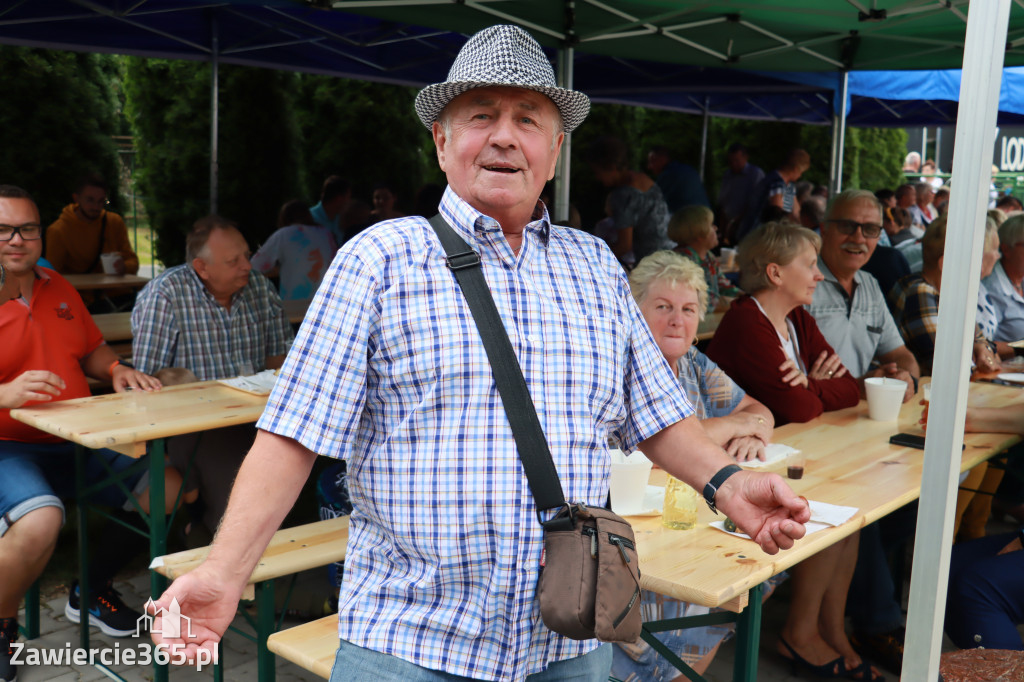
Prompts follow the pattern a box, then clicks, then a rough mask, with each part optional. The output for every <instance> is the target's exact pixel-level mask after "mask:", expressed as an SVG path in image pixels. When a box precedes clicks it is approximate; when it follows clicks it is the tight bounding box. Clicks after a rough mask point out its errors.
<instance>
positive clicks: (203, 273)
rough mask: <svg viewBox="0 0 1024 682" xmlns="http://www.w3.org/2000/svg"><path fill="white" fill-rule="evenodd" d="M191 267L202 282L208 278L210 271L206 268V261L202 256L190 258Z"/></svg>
mask: <svg viewBox="0 0 1024 682" xmlns="http://www.w3.org/2000/svg"><path fill="white" fill-rule="evenodd" d="M192 269H193V270H195V271H196V274H197V275H199V279H201V280H203V281H204V282H205V281H206V280H208V279H209V278H210V272H209V270H207V269H206V261H204V260H203V259H202V258H193V259H192Z"/></svg>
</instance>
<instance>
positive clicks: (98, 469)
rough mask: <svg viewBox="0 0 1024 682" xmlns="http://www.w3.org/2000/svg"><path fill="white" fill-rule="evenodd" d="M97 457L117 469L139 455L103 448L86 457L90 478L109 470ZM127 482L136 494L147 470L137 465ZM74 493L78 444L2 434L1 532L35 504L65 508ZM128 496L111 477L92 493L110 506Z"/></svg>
mask: <svg viewBox="0 0 1024 682" xmlns="http://www.w3.org/2000/svg"><path fill="white" fill-rule="evenodd" d="M97 457H102V458H103V459H105V460H106V461H107V463H108V464H109V465H110V467H111V468H112V469H113V470H114V471H115V472H119V471H122V470H124V469H125V468H127V467H129V466H131V465H132V464H134V463H135V462H136V461H137V460H134V459H132V458H131V457H128V456H127V455H122V454H119V453H116V452H114V451H113V450H99V451H97V452H96V453H94V454H93V455H91V456H90V457H88V458H87V460H86V462H87V463H86V471H85V479H86V484H90V483H95V482H96V481H98V480H100V479H102V478H103V477H105V476H106V475H107V471H106V469H105V468H104V467H103V465H102V464H101V463H100V462H99V461H98V460H97ZM124 484H125V486H126V487H127V488H128V489H129V490H131V491H132V492H134V493H135V494H136V495H137V494H138V493H140V492H141V491H142V490H144V489H145V486H146V485H147V484H148V476H147V475H146V472H145V471H139V472H136V473H135V474H133V475H131V476H129V477H128V478H126V479H124ZM74 495H75V446H74V445H72V444H71V443H66V442H65V443H23V442H20V441H10V440H0V537H3V535H4V534H5V533H6V532H7V530H8V529H9V528H10V527H11V526H12V525H13V524H14V523H15V522H16V521H17V520H18V519H20V518H21V517H23V516H25V515H26V514H28V513H29V512H33V511H35V510H36V509H41V508H43V507H57V508H59V509H60V510H61V512H63V511H64V505H63V504H62V503H61V500H62V499H70V498H73V497H74ZM126 500H127V497H126V496H125V494H124V493H123V492H122V491H121V489H120V488H119V487H117V485H115V484H113V483H111V484H110V485H109V486H107V487H105V488H103V489H102V490H100V491H98V492H96V493H95V494H94V495H92V496H91V497H90V498H89V501H90V502H91V503H93V504H103V505H107V506H111V507H119V506H121V505H123V504H124V502H125V501H126Z"/></svg>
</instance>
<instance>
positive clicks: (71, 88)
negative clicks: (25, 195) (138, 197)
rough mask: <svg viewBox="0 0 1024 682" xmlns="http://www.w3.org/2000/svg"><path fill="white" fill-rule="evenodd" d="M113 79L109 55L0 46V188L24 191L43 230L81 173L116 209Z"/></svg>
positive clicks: (117, 108)
mask: <svg viewBox="0 0 1024 682" xmlns="http://www.w3.org/2000/svg"><path fill="white" fill-rule="evenodd" d="M119 78H120V69H119V66H118V62H117V59H116V58H114V57H111V56H108V55H98V54H79V53H73V52H58V51H54V50H40V49H33V48H24V47H6V46H0V88H2V89H3V92H4V101H5V106H3V107H0V130H3V131H4V135H3V143H2V144H0V183H4V184H13V185H18V186H20V187H23V188H24V189H26V190H28V191H29V192H30V193H31V194H32V195H33V197H34V198H35V200H36V203H37V204H38V205H39V213H40V217H41V219H42V222H43V224H44V225H47V224H49V223H50V222H52V221H53V220H55V219H56V218H57V216H58V215H59V214H60V211H61V209H62V208H63V207H64V206H65V205H66V204H68V203H69V202H70V201H71V192H72V189H73V186H74V184H75V182H76V180H77V179H78V178H80V177H81V176H83V175H85V174H87V173H98V174H100V175H102V176H103V177H104V178H106V179H107V181H108V182H110V183H111V186H112V187H111V196H110V199H111V208H112V209H113V210H119V209H120V208H121V206H120V203H121V202H120V196H119V194H118V193H117V187H116V186H117V179H118V170H119V165H118V159H117V148H116V146H115V144H114V141H113V139H112V137H111V136H112V135H115V134H118V133H119V132H121V128H120V125H121V124H120V121H119V112H120V103H119V101H118V98H117V89H116V88H117V83H118V80H119Z"/></svg>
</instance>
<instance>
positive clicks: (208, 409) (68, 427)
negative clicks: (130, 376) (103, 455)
mask: <svg viewBox="0 0 1024 682" xmlns="http://www.w3.org/2000/svg"><path fill="white" fill-rule="evenodd" d="M266 404H267V397H266V396H258V395H252V394H250V393H246V392H245V391H239V390H237V389H234V388H231V387H229V386H225V385H224V384H222V383H220V382H218V381H201V382H198V383H194V384H183V385H181V386H170V387H167V388H163V389H161V390H159V391H154V392H152V393H146V392H145V391H127V392H125V393H111V394H108V395H97V396H92V397H89V398H78V399H76V400H61V401H59V402H56V403H50V404H48V405H33V406H32V407H22V408H18V409H16V410H11V416H12V417H14V418H15V419H17V420H18V421H21V422H24V423H26V424H28V425H29V426H34V427H36V428H37V429H40V430H42V431H45V432H47V433H51V434H53V435H55V436H60V437H61V438H64V439H66V440H69V441H71V442H73V443H78V444H80V445H84V446H86V447H89V448H110V449H111V450H116V451H117V452H122V453H124V454H126V455H128V456H130V457H140V456H142V455H143V454H145V451H146V443H147V442H148V441H151V440H153V439H156V438H167V437H170V436H180V435H182V434H185V433H195V432H197V431H206V430H208V429H217V428H220V427H223V426H234V425H236V424H248V423H251V422H254V421H256V420H257V419H259V416H260V415H261V414H262V413H263V408H264V407H266Z"/></svg>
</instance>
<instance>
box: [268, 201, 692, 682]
mask: <svg viewBox="0 0 1024 682" xmlns="http://www.w3.org/2000/svg"><path fill="white" fill-rule="evenodd" d="M440 212H441V215H443V216H444V217H445V219H446V220H447V221H448V222H449V223H450V224H451V225H452V227H453V228H454V229H455V230H456V232H457V233H458V234H459V235H460V236H462V238H463V239H465V240H466V241H467V243H469V244H470V245H471V246H472V247H473V248H474V249H475V250H477V251H478V253H479V254H480V258H481V264H482V268H483V274H484V276H485V278H486V280H487V283H488V287H489V289H490V290H491V292H492V294H493V297H494V300H495V304H496V306H497V309H498V311H499V314H500V315H501V317H502V320H503V322H504V325H505V328H506V330H507V332H508V335H509V338H510V341H511V343H512V346H513V348H514V350H515V353H516V356H517V358H518V361H519V364H520V366H521V367H522V371H523V374H524V377H525V380H526V383H527V386H528V388H529V391H530V394H531V396H532V398H533V402H534V405H535V407H536V410H537V414H538V418H539V420H540V423H541V427H542V428H543V430H544V433H545V436H546V438H547V441H548V444H549V447H550V450H551V454H552V458H553V460H554V463H555V467H556V469H557V471H558V475H559V479H560V481H561V484H562V488H563V490H564V491H565V496H566V498H567V499H569V500H579V501H583V502H585V503H586V504H589V505H595V504H596V505H603V504H604V502H605V500H606V499H607V493H608V475H609V467H610V457H609V455H608V441H609V439H610V438H611V439H613V440H615V441H618V443H619V444H620V445H621V446H622V448H623V449H624V450H627V451H628V450H632V449H633V448H634V447H635V446H636V444H637V443H638V442H640V441H641V440H644V439H646V438H647V437H649V436H651V435H653V434H654V433H656V432H658V431H660V430H661V429H663V428H665V427H666V426H668V425H670V424H672V423H675V422H676V421H678V420H680V419H682V418H685V417H686V416H688V415H690V414H692V413H693V410H692V408H691V406H690V405H689V403H688V402H687V401H686V399H685V397H683V396H682V395H681V392H680V391H679V385H678V383H677V381H676V379H675V377H674V376H673V375H672V372H671V370H670V369H669V367H668V363H666V362H665V360H664V357H663V356H662V354H661V351H660V350H659V349H658V347H657V346H656V345H655V343H654V341H653V339H652V337H651V335H650V332H649V330H648V328H647V325H646V323H645V322H644V320H643V317H642V316H641V314H640V312H639V310H638V309H637V307H636V305H635V303H634V302H633V299H632V296H631V295H630V292H629V286H628V283H627V282H626V279H625V276H624V274H623V272H622V269H621V267H620V266H619V264H618V262H617V261H616V260H615V257H614V256H613V255H612V253H611V251H610V250H609V249H608V248H607V246H605V245H604V244H603V242H601V241H600V240H598V239H597V238H595V237H593V236H592V235H588V234H586V233H583V232H581V231H578V230H571V229H567V228H561V227H551V226H550V224H549V222H548V218H547V212H546V211H544V213H543V217H542V218H541V219H539V220H535V221H534V222H531V223H529V224H528V225H527V226H526V227H525V231H524V233H523V244H522V247H521V249H520V251H519V253H518V254H513V252H512V250H511V248H510V247H509V245H508V242H507V241H506V240H505V238H504V235H503V234H502V232H501V227H500V226H499V225H498V224H497V222H495V221H494V220H493V219H490V218H488V217H486V216H484V215H482V214H480V213H479V212H478V211H476V210H474V209H473V208H472V207H471V206H470V205H469V204H467V203H465V202H463V201H462V200H461V199H460V198H459V197H458V196H457V195H456V194H455V193H454V192H453V191H452V190H451V189H450V188H449V189H448V190H447V191H446V192H445V195H444V197H443V199H442V202H441V206H440ZM258 426H259V428H261V429H264V430H267V431H271V432H273V433H276V434H279V435H282V436H285V437H288V438H293V439H295V440H297V441H298V442H299V443H301V444H302V445H304V446H305V447H307V448H309V449H310V450H312V451H313V452H316V453H319V454H321V455H327V456H330V457H343V458H345V459H346V460H347V462H348V472H349V478H348V483H349V492H350V497H351V501H352V505H353V512H352V516H351V525H350V531H349V532H350V540H349V544H348V555H347V558H346V561H345V581H344V583H343V584H342V588H341V595H340V598H339V635H340V636H341V638H343V639H345V640H347V641H349V642H352V643H354V644H356V645H358V646H361V647H364V648H369V649H373V650H376V651H381V652H384V653H388V654H391V655H394V656H398V657H400V658H402V659H405V660H407V661H411V662H412V663H414V664H416V665H420V666H422V667H426V668H430V669H435V670H443V671H445V672H448V673H451V674H455V675H461V676H466V677H472V678H474V679H482V680H521V679H523V678H524V677H525V676H526V675H528V674H532V673H534V672H538V671H540V670H542V669H544V668H545V667H546V666H547V665H548V664H549V663H550V662H553V661H557V660H562V659H566V658H572V657H576V656H579V655H582V654H584V653H586V652H588V651H590V650H592V649H593V648H594V647H595V646H596V645H597V643H596V642H593V641H591V642H577V641H573V640H569V639H566V638H564V637H561V636H559V635H557V634H554V633H553V632H551V631H550V630H548V629H547V628H546V627H545V626H544V625H543V623H542V622H541V619H540V613H539V607H538V605H537V599H536V588H537V579H538V575H539V570H540V560H541V550H542V547H543V532H542V529H541V526H540V524H539V523H538V521H537V518H536V506H535V504H534V500H533V496H532V494H531V493H530V490H529V486H528V484H527V481H526V478H525V475H524V473H523V470H522V464H521V462H520V460H519V456H518V454H517V451H516V448H515V443H514V441H513V438H512V434H511V431H510V430H509V426H508V421H507V418H506V416H505V412H504V409H503V407H502V405H501V401H500V399H499V397H498V394H497V389H496V387H495V385H494V379H493V374H492V372H491V368H490V364H489V362H488V359H487V356H486V353H485V351H484V348H483V345H482V343H481V341H480V338H479V334H478V332H477V330H476V327H475V325H474V322H473V320H472V317H471V314H470V311H469V309H468V307H467V304H466V302H465V298H464V296H463V294H462V293H461V290H460V289H459V286H458V284H457V283H456V281H455V279H454V277H453V276H452V274H451V272H450V271H449V270H448V269H447V267H446V265H445V255H444V252H443V250H442V248H441V245H440V243H439V242H438V241H437V237H436V235H435V234H434V233H433V230H432V229H431V228H430V226H429V224H428V223H427V221H426V220H425V219H423V218H421V217H418V216H417V217H408V218H400V219H397V220H389V221H385V222H382V223H378V224H377V225H374V226H373V227H370V228H368V229H367V230H365V231H363V232H361V233H359V234H358V235H357V236H355V237H354V238H353V239H351V240H350V241H349V242H347V243H346V244H345V246H343V247H342V248H341V249H340V250H339V251H338V255H337V256H336V257H335V260H334V263H333V264H332V266H331V269H330V270H329V272H328V273H327V277H326V279H325V280H324V284H323V286H321V288H320V290H319V291H318V292H317V295H316V297H315V298H314V299H313V302H312V305H311V307H310V309H309V312H308V313H307V316H306V322H305V323H304V325H303V327H302V329H301V330H300V332H299V337H298V339H297V340H296V342H295V346H294V348H293V349H292V351H291V353H290V354H289V355H288V359H287V360H286V361H285V364H284V367H283V368H282V371H281V375H280V377H279V378H278V381H277V383H276V385H275V388H274V391H273V392H272V393H271V395H270V398H269V401H268V404H267V409H266V412H264V414H263V416H262V418H261V419H260V421H259V423H258Z"/></svg>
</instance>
